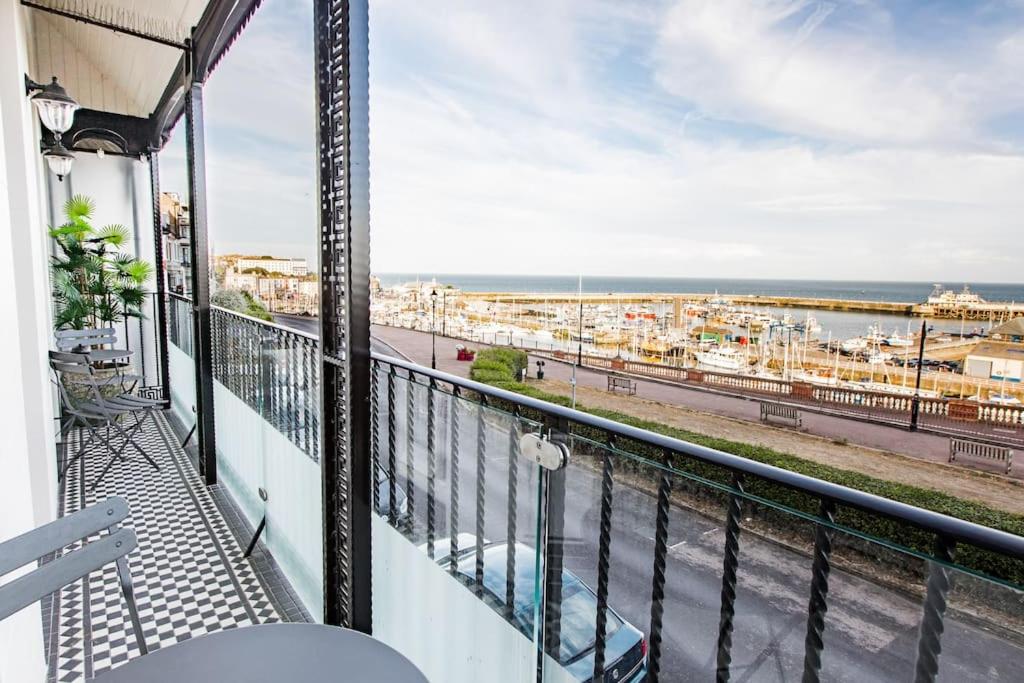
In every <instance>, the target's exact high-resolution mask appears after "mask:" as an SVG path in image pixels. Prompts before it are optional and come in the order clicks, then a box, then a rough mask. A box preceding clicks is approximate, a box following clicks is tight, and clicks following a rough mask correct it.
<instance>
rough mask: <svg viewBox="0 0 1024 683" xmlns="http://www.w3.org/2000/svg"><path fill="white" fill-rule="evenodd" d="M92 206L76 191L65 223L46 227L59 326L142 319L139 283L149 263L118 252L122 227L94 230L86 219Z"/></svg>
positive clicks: (125, 236)
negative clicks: (53, 249)
mask: <svg viewBox="0 0 1024 683" xmlns="http://www.w3.org/2000/svg"><path fill="white" fill-rule="evenodd" d="M94 210H95V204H94V203H93V201H92V200H91V199H89V198H88V197H86V196H84V195H75V196H74V197H72V198H71V199H69V200H68V201H67V203H66V204H65V205H64V214H65V216H66V218H67V222H66V223H64V225H61V226H60V227H58V228H50V231H49V233H50V237H52V238H53V240H54V241H55V242H56V244H57V248H58V251H59V253H58V254H56V255H54V256H53V257H52V261H51V263H50V270H51V273H52V278H51V287H52V292H53V299H54V303H55V304H56V308H57V311H56V315H55V317H54V325H55V326H56V328H57V329H66V328H70V329H76V330H80V329H83V328H85V327H86V326H87V325H88V326H89V327H102V326H106V325H111V324H113V323H114V322H116V321H119V320H122V319H125V318H141V317H143V313H142V305H143V303H144V302H145V300H146V292H145V290H144V289H143V286H144V285H145V284H146V282H147V281H148V280H149V278H150V277H151V276H152V275H153V267H152V266H151V265H150V264H149V263H147V262H146V261H143V260H141V259H137V258H135V257H134V256H132V255H131V254H126V253H123V252H122V251H120V247H121V246H122V245H123V244H124V243H125V242H127V241H128V237H129V233H128V229H127V228H126V227H124V226H123V225H117V224H114V225H107V226H105V227H103V228H100V229H98V230H97V229H96V228H94V227H93V226H92V224H91V223H90V222H89V219H90V218H92V213H93V211H94Z"/></svg>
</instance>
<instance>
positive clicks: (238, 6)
mask: <svg viewBox="0 0 1024 683" xmlns="http://www.w3.org/2000/svg"><path fill="white" fill-rule="evenodd" d="M262 1H263V0H210V3H209V4H208V5H207V6H206V10H205V11H204V12H203V16H202V17H200V19H199V23H198V24H196V26H195V27H194V28H193V29H192V39H191V41H190V44H189V47H190V49H191V54H192V64H191V67H192V68H191V71H192V73H191V79H192V81H193V82H197V83H205V82H206V79H208V78H209V77H210V74H211V73H213V70H214V69H215V68H216V66H217V64H219V63H220V60H221V59H223V58H224V55H225V54H227V51H228V49H230V47H231V46H232V45H233V44H234V42H235V40H237V39H238V37H239V36H240V35H241V33H242V31H243V30H244V29H245V27H246V25H247V24H248V23H249V20H250V19H252V17H253V15H254V14H255V13H256V10H257V9H259V7H260V5H261V4H262ZM185 68H186V60H185V56H184V55H182V57H181V59H180V60H179V61H178V66H177V67H176V68H175V70H174V74H173V75H172V76H171V79H170V80H169V81H168V82H167V87H166V88H164V93H163V95H162V96H161V97H160V102H159V103H158V104H157V106H156V109H155V110H153V114H152V115H151V116H150V119H151V120H152V121H153V126H154V130H155V132H156V133H157V137H156V140H157V141H158V144H159V146H163V144H164V143H166V142H167V140H168V139H169V138H170V136H171V131H172V129H173V128H174V126H175V124H177V122H178V120H179V119H180V118H181V116H182V114H183V113H184V111H185V81H186V79H187V78H189V77H190V75H189V74H187V73H186V72H185Z"/></svg>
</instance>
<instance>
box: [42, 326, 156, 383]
mask: <svg viewBox="0 0 1024 683" xmlns="http://www.w3.org/2000/svg"><path fill="white" fill-rule="evenodd" d="M53 339H54V344H55V346H56V347H57V350H58V351H61V352H65V353H82V354H85V355H87V356H88V357H89V362H90V363H92V364H93V365H95V366H96V367H103V368H110V369H113V370H115V371H116V376H115V377H112V378H111V379H110V380H108V381H119V382H120V383H121V386H122V388H123V389H124V390H125V391H129V392H130V391H133V390H134V389H135V387H136V386H137V385H138V383H139V382H141V381H142V380H143V378H142V377H140V376H139V375H133V374H128V373H126V372H125V370H126V369H128V368H129V367H131V362H130V360H129V359H130V358H131V357H132V355H133V354H132V352H131V351H129V350H127V349H118V348H115V346H116V345H117V334H116V332H115V330H114V328H113V327H97V328H86V329H83V330H57V331H56V332H54V333H53Z"/></svg>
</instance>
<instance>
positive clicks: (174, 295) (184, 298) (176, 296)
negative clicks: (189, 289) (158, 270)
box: [167, 292, 192, 304]
mask: <svg viewBox="0 0 1024 683" xmlns="http://www.w3.org/2000/svg"><path fill="white" fill-rule="evenodd" d="M167 296H169V297H171V298H172V299H177V300H178V301H184V302H185V303H189V304H190V303H192V299H190V298H189V297H187V296H185V295H184V294H178V293H177V292H167Z"/></svg>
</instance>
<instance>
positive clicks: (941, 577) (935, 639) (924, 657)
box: [914, 536, 956, 683]
mask: <svg viewBox="0 0 1024 683" xmlns="http://www.w3.org/2000/svg"><path fill="white" fill-rule="evenodd" d="M955 549H956V542H955V541H953V540H951V539H948V538H944V537H942V536H939V537H938V538H936V539H935V553H934V554H935V557H936V559H937V560H939V561H938V562H936V561H935V560H930V561H929V562H928V588H927V590H926V592H925V597H924V615H923V616H922V618H921V633H920V635H919V637H918V641H917V664H916V665H915V666H914V682H915V683H932V682H933V681H934V680H935V676H936V675H937V674H938V673H939V655H940V654H942V632H943V631H944V630H945V618H946V601H947V597H948V595H949V589H950V586H951V581H950V572H951V571H952V570H950V568H949V567H947V566H946V565H945V564H942V563H943V562H952V561H953V552H954V550H955Z"/></svg>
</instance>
